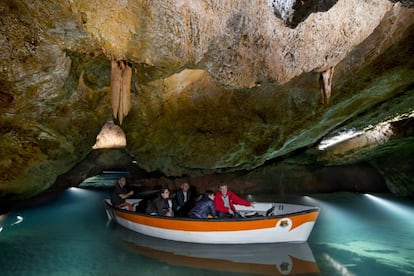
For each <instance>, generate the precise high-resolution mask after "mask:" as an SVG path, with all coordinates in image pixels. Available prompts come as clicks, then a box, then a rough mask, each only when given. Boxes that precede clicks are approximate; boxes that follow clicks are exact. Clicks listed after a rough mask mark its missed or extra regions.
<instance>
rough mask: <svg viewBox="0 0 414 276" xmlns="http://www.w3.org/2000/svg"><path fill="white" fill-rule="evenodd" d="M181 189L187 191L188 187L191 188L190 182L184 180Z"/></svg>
mask: <svg viewBox="0 0 414 276" xmlns="http://www.w3.org/2000/svg"><path fill="white" fill-rule="evenodd" d="M181 189H182V190H183V192H187V191H188V189H190V184H188V182H184V183H183V184H181Z"/></svg>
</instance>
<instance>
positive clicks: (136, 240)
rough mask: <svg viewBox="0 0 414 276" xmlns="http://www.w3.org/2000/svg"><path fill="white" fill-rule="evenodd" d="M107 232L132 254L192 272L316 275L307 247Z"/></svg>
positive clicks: (116, 228)
mask: <svg viewBox="0 0 414 276" xmlns="http://www.w3.org/2000/svg"><path fill="white" fill-rule="evenodd" d="M109 226H110V231H114V233H115V235H116V236H118V237H119V239H122V240H124V241H126V242H127V243H128V244H129V247H131V249H132V250H133V251H134V252H137V253H139V254H140V255H143V256H146V257H150V258H152V259H155V260H158V261H162V262H166V263H168V264H170V265H179V266H185V267H189V268H195V269H208V270H217V271H220V272H233V273H252V274H256V275H301V274H313V273H317V274H319V268H318V266H317V263H316V262H315V258H314V256H313V253H312V250H311V249H310V247H309V245H308V243H306V242H305V243H279V244H246V245H211V244H192V243H182V242H175V241H167V240H162V239H157V238H153V237H148V236H145V235H141V234H139V233H135V232H132V231H130V230H128V229H126V228H124V227H120V226H118V225H114V224H110V225H109Z"/></svg>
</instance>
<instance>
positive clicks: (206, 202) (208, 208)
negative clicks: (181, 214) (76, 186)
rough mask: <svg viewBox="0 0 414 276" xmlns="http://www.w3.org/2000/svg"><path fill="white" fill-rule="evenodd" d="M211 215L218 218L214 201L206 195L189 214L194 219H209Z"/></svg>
mask: <svg viewBox="0 0 414 276" xmlns="http://www.w3.org/2000/svg"><path fill="white" fill-rule="evenodd" d="M209 214H210V215H212V216H213V217H216V216H217V213H216V208H214V201H212V200H211V199H210V198H209V197H208V196H206V195H205V196H204V197H203V198H202V199H201V200H200V201H199V202H197V203H196V205H195V206H194V208H193V209H191V211H190V212H189V213H188V215H189V216H190V217H193V218H194V217H195V218H208V215H209Z"/></svg>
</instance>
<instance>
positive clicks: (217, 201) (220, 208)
mask: <svg viewBox="0 0 414 276" xmlns="http://www.w3.org/2000/svg"><path fill="white" fill-rule="evenodd" d="M221 196H222V194H221V192H220V191H219V192H217V193H216V194H215V197H214V207H215V208H216V211H217V212H223V213H228V212H229V209H228V208H227V207H224V201H223V198H222V197H221ZM227 196H228V197H229V203H230V208H231V209H232V210H233V212H236V208H234V204H238V205H244V206H250V205H251V203H250V202H249V201H247V200H245V199H243V198H240V197H238V196H237V195H236V194H235V193H233V192H230V191H228V192H227Z"/></svg>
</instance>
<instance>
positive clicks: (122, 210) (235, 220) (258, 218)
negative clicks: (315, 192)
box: [104, 200, 320, 222]
mask: <svg viewBox="0 0 414 276" xmlns="http://www.w3.org/2000/svg"><path fill="white" fill-rule="evenodd" d="M104 203H105V205H106V206H108V207H109V208H111V209H113V210H115V211H118V212H122V213H127V214H130V215H137V216H144V217H149V218H154V219H167V220H175V221H197V222H221V221H223V222H243V221H253V220H269V219H281V218H286V217H291V216H297V215H303V214H308V213H313V212H320V208H319V207H317V206H307V205H302V204H293V203H286V204H292V205H298V206H305V207H309V209H306V210H302V211H298V212H291V213H286V214H278V215H271V216H252V217H240V218H190V217H168V216H160V215H150V214H146V213H143V212H134V211H129V210H126V209H120V208H117V207H115V206H113V205H112V204H110V203H109V202H108V201H107V200H104ZM269 203H271V202H269ZM279 204H282V203H279Z"/></svg>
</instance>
